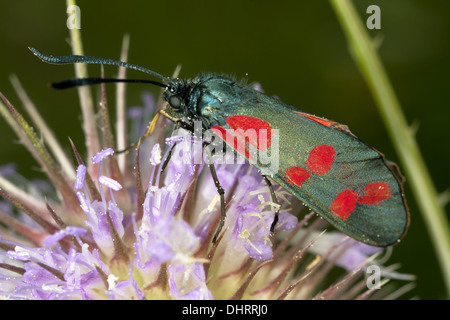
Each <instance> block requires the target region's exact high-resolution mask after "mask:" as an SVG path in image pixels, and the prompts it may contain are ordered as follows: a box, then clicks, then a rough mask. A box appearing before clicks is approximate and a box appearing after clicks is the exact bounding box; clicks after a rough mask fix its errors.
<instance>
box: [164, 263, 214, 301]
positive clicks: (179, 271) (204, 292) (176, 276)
mask: <svg viewBox="0 0 450 320" xmlns="http://www.w3.org/2000/svg"><path fill="white" fill-rule="evenodd" d="M168 271H169V288H170V291H169V294H170V295H171V296H172V297H173V298H175V299H184V300H212V299H213V296H212V294H211V291H209V289H208V287H207V286H206V281H205V269H204V267H203V265H202V264H201V263H198V262H195V263H192V264H190V265H189V266H186V265H184V264H171V265H169V267H168Z"/></svg>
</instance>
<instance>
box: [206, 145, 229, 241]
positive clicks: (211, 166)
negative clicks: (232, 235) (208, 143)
mask: <svg viewBox="0 0 450 320" xmlns="http://www.w3.org/2000/svg"><path fill="white" fill-rule="evenodd" d="M204 150H205V152H206V157H207V160H208V167H209V170H210V171H211V176H212V178H213V181H214V185H215V186H216V189H217V193H219V196H220V221H219V226H218V227H217V231H216V233H215V234H214V237H213V240H212V242H213V243H216V241H217V237H218V236H219V234H220V231H221V230H222V228H223V225H224V224H225V217H226V213H225V191H224V190H223V188H222V186H221V185H220V181H219V179H218V178H217V173H216V169H215V168H214V163H213V160H212V156H211V151H210V150H209V149H208V148H204Z"/></svg>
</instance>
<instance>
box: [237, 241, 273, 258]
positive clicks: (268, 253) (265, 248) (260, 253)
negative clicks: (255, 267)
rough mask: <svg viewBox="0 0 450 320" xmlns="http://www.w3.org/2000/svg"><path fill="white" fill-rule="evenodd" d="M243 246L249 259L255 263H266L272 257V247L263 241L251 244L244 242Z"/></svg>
mask: <svg viewBox="0 0 450 320" xmlns="http://www.w3.org/2000/svg"><path fill="white" fill-rule="evenodd" d="M243 245H244V248H245V249H246V250H247V251H248V254H249V255H250V257H251V258H252V259H255V260H256V261H266V260H269V259H272V257H273V252H272V247H271V246H270V244H269V242H265V241H264V240H254V241H251V243H250V242H248V241H244V242H243Z"/></svg>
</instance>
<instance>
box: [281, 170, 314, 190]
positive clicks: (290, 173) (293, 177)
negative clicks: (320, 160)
mask: <svg viewBox="0 0 450 320" xmlns="http://www.w3.org/2000/svg"><path fill="white" fill-rule="evenodd" d="M284 172H285V173H286V175H287V177H288V182H289V183H290V184H295V185H297V186H299V187H300V186H301V185H302V184H303V182H305V181H306V180H307V179H308V178H309V177H310V176H311V174H310V173H309V172H308V171H307V170H305V169H303V168H301V167H292V168H289V169H287V170H285V171H284Z"/></svg>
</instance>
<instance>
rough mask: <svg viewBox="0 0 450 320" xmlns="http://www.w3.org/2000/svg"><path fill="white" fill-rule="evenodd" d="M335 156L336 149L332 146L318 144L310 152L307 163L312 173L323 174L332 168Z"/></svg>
mask: <svg viewBox="0 0 450 320" xmlns="http://www.w3.org/2000/svg"><path fill="white" fill-rule="evenodd" d="M335 156H336V150H334V148H333V147H332V146H329V145H326V144H322V145H318V146H316V147H315V148H314V149H312V150H311V152H310V153H309V156H308V159H307V160H306V164H307V165H308V169H309V170H310V171H311V172H312V173H315V174H321V175H322V174H325V173H327V172H328V171H329V170H330V169H331V166H332V165H333V161H334V157H335Z"/></svg>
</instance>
